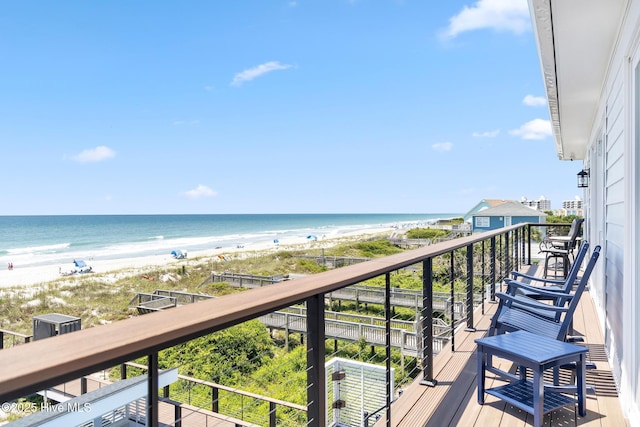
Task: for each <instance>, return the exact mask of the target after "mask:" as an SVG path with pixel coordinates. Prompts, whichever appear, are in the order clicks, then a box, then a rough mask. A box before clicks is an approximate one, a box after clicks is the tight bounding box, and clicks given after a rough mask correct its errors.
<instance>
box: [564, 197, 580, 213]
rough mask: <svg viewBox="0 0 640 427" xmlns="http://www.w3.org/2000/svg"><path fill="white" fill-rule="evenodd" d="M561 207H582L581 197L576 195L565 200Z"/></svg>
mask: <svg viewBox="0 0 640 427" xmlns="http://www.w3.org/2000/svg"><path fill="white" fill-rule="evenodd" d="M562 208H563V209H571V210H575V209H582V199H580V198H578V197H576V198H575V199H574V200H565V201H564V202H562Z"/></svg>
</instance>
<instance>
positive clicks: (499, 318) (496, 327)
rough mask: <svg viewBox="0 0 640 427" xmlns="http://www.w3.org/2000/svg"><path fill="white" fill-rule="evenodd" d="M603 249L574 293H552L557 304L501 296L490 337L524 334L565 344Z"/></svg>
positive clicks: (492, 322)
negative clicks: (525, 332)
mask: <svg viewBox="0 0 640 427" xmlns="http://www.w3.org/2000/svg"><path fill="white" fill-rule="evenodd" d="M600 250H601V248H600V246H596V247H595V249H594V250H593V253H592V254H591V257H590V258H589V262H588V263H587V265H586V267H585V270H584V273H583V275H582V277H581V278H580V280H579V282H578V286H577V288H576V290H575V291H574V292H569V293H564V294H561V295H559V293H558V292H556V293H555V294H554V293H553V292H551V295H550V296H551V297H552V298H554V299H555V303H554V304H545V303H543V302H541V301H537V300H535V299H533V298H529V297H525V296H522V295H510V294H507V293H502V292H498V293H496V297H498V298H499V300H500V302H499V305H498V309H497V311H496V314H495V315H494V316H493V318H492V319H491V326H490V328H489V335H496V334H501V333H505V332H510V331H517V330H524V331H528V332H531V333H534V334H537V335H543V336H546V337H550V338H554V339H556V340H560V341H566V339H567V333H568V331H569V330H570V327H571V324H572V320H573V314H574V312H575V310H576V307H577V305H578V302H579V300H580V297H581V296H582V293H583V292H584V290H585V288H586V286H587V283H588V281H589V277H590V276H591V272H592V271H593V268H594V267H595V264H596V262H597V261H598V257H599V256H600Z"/></svg>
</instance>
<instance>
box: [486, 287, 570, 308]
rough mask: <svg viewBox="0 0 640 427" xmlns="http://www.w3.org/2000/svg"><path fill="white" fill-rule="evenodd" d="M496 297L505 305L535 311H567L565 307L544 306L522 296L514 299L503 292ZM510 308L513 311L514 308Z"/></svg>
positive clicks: (497, 293)
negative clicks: (508, 304)
mask: <svg viewBox="0 0 640 427" xmlns="http://www.w3.org/2000/svg"><path fill="white" fill-rule="evenodd" d="M496 297H498V298H500V299H501V300H502V301H504V302H505V303H515V304H517V305H523V306H525V307H531V308H535V309H536V310H546V311H549V312H552V313H565V312H567V311H569V309H568V308H567V307H558V306H557V305H549V304H544V303H541V302H538V301H536V300H534V299H531V298H526V297H522V296H520V297H516V296H513V295H509V294H505V293H504V292H496ZM511 308H512V309H514V308H516V307H511Z"/></svg>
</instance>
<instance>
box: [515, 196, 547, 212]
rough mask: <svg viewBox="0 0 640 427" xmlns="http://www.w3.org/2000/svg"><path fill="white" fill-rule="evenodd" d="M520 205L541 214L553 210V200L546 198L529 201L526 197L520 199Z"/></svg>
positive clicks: (541, 197)
mask: <svg viewBox="0 0 640 427" xmlns="http://www.w3.org/2000/svg"><path fill="white" fill-rule="evenodd" d="M520 203H521V204H523V205H524V206H528V207H530V208H533V209H536V210H538V211H540V212H545V211H550V210H551V200H547V198H546V197H544V196H540V198H539V199H538V200H528V199H527V198H526V197H523V198H521V199H520Z"/></svg>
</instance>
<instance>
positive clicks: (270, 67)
mask: <svg viewBox="0 0 640 427" xmlns="http://www.w3.org/2000/svg"><path fill="white" fill-rule="evenodd" d="M287 68H291V65H287V64H281V63H279V62H278V61H271V62H265V63H264V64H260V65H258V66H257V67H253V68H249V69H248V70H244V71H242V72H240V73H238V74H236V75H235V76H233V80H232V81H231V86H241V85H242V84H243V83H244V82H248V81H251V80H253V79H255V78H257V77H260V76H261V75H263V74H266V73H270V72H272V71H277V70H286V69H287Z"/></svg>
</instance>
